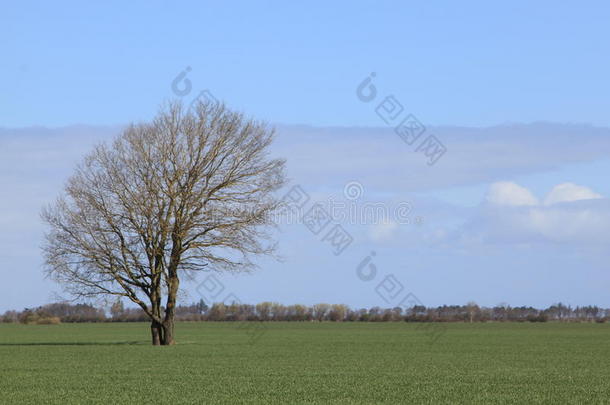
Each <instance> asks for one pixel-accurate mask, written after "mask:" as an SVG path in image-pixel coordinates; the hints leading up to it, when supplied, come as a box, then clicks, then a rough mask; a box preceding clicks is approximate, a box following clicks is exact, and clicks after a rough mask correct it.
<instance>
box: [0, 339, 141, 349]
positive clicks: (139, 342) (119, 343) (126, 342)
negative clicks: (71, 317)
mask: <svg viewBox="0 0 610 405" xmlns="http://www.w3.org/2000/svg"><path fill="white" fill-rule="evenodd" d="M126 345H150V342H148V341H143V340H134V341H125V342H9V343H2V342H0V347H2V346H126Z"/></svg>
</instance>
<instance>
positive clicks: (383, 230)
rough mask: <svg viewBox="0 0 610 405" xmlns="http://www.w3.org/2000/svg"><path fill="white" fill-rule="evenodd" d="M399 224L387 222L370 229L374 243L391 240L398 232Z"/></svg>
mask: <svg viewBox="0 0 610 405" xmlns="http://www.w3.org/2000/svg"><path fill="white" fill-rule="evenodd" d="M397 230H398V224H397V223H396V222H394V221H391V220H387V221H384V222H381V223H379V224H375V225H372V226H371V227H370V232H369V236H370V238H371V239H372V240H373V241H374V242H385V241H388V240H391V239H392V238H393V237H394V235H395V234H396V231H397Z"/></svg>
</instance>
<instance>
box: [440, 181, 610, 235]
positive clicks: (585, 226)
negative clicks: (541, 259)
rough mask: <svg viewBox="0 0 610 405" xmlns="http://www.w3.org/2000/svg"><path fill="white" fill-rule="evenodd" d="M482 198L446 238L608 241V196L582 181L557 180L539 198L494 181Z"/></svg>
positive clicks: (517, 187) (510, 185)
mask: <svg viewBox="0 0 610 405" xmlns="http://www.w3.org/2000/svg"><path fill="white" fill-rule="evenodd" d="M487 201H488V202H489V203H491V204H482V205H481V206H480V207H479V210H478V211H477V212H476V213H475V214H474V215H473V216H472V217H471V218H470V219H469V220H468V221H467V222H466V223H465V224H464V225H462V226H460V227H458V229H456V230H455V231H454V232H452V233H451V234H450V235H451V236H449V237H448V238H449V239H451V240H453V241H454V242H461V243H462V244H464V243H465V244H511V245H534V244H539V243H552V244H569V245H572V246H598V247H599V246H604V245H606V244H607V243H610V200H609V199H607V198H603V197H602V196H601V195H600V194H598V193H595V192H594V191H592V190H591V189H589V188H587V187H584V186H579V185H576V184H570V183H563V184H559V185H557V186H555V187H554V188H553V189H552V191H551V192H550V193H549V194H548V196H547V197H546V199H545V204H539V203H538V202H537V200H536V199H535V197H534V196H533V194H532V193H531V192H530V191H529V190H528V189H526V188H525V187H522V186H519V185H518V184H515V183H508V182H503V183H494V184H492V185H491V187H490V190H489V193H488V196H487ZM559 202H561V203H562V204H557V203H559Z"/></svg>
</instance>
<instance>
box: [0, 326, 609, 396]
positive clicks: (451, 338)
mask: <svg viewBox="0 0 610 405" xmlns="http://www.w3.org/2000/svg"><path fill="white" fill-rule="evenodd" d="M237 325H238V324H235V323H181V324H178V325H177V333H178V345H176V346H173V347H152V346H149V342H148V333H149V329H148V327H147V325H146V324H142V323H139V324H64V325H48V326H43V325H40V326H26V325H12V324H7V325H0V367H1V368H0V395H1V397H0V403H48V404H50V403H53V404H70V403H100V404H102V403H103V404H114V403H151V404H152V403H206V404H240V403H242V404H246V403H247V404H254V403H273V404H328V403H338V404H378V403H387V404H396V403H480V404H483V403H485V404H486V403H548V404H559V403H610V324H558V323H546V324H544V323H540V324H531V323H505V324H491V323H489V324H449V325H447V329H446V332H445V333H444V334H443V335H442V336H441V337H440V338H439V339H438V340H437V341H436V342H435V343H433V344H430V340H429V336H428V334H426V333H424V332H422V331H421V330H417V329H416V327H415V326H414V325H413V324H407V323H296V322H294V323H267V324H264V325H265V326H264V329H261V330H260V331H262V332H263V333H261V334H260V336H259V335H253V334H252V333H251V332H253V331H255V329H249V327H244V328H237ZM256 331H258V329H256ZM252 336H258V339H257V340H255V341H254V342H253V341H252V339H251V338H252Z"/></svg>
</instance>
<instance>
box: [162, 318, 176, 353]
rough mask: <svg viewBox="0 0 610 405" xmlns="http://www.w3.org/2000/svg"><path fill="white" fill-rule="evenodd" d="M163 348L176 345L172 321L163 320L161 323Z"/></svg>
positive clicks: (171, 319)
mask: <svg viewBox="0 0 610 405" xmlns="http://www.w3.org/2000/svg"><path fill="white" fill-rule="evenodd" d="M162 344H163V345H164V346H171V345H174V344H176V341H175V340H174V319H173V317H172V318H170V319H165V321H164V322H163V342H162Z"/></svg>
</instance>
